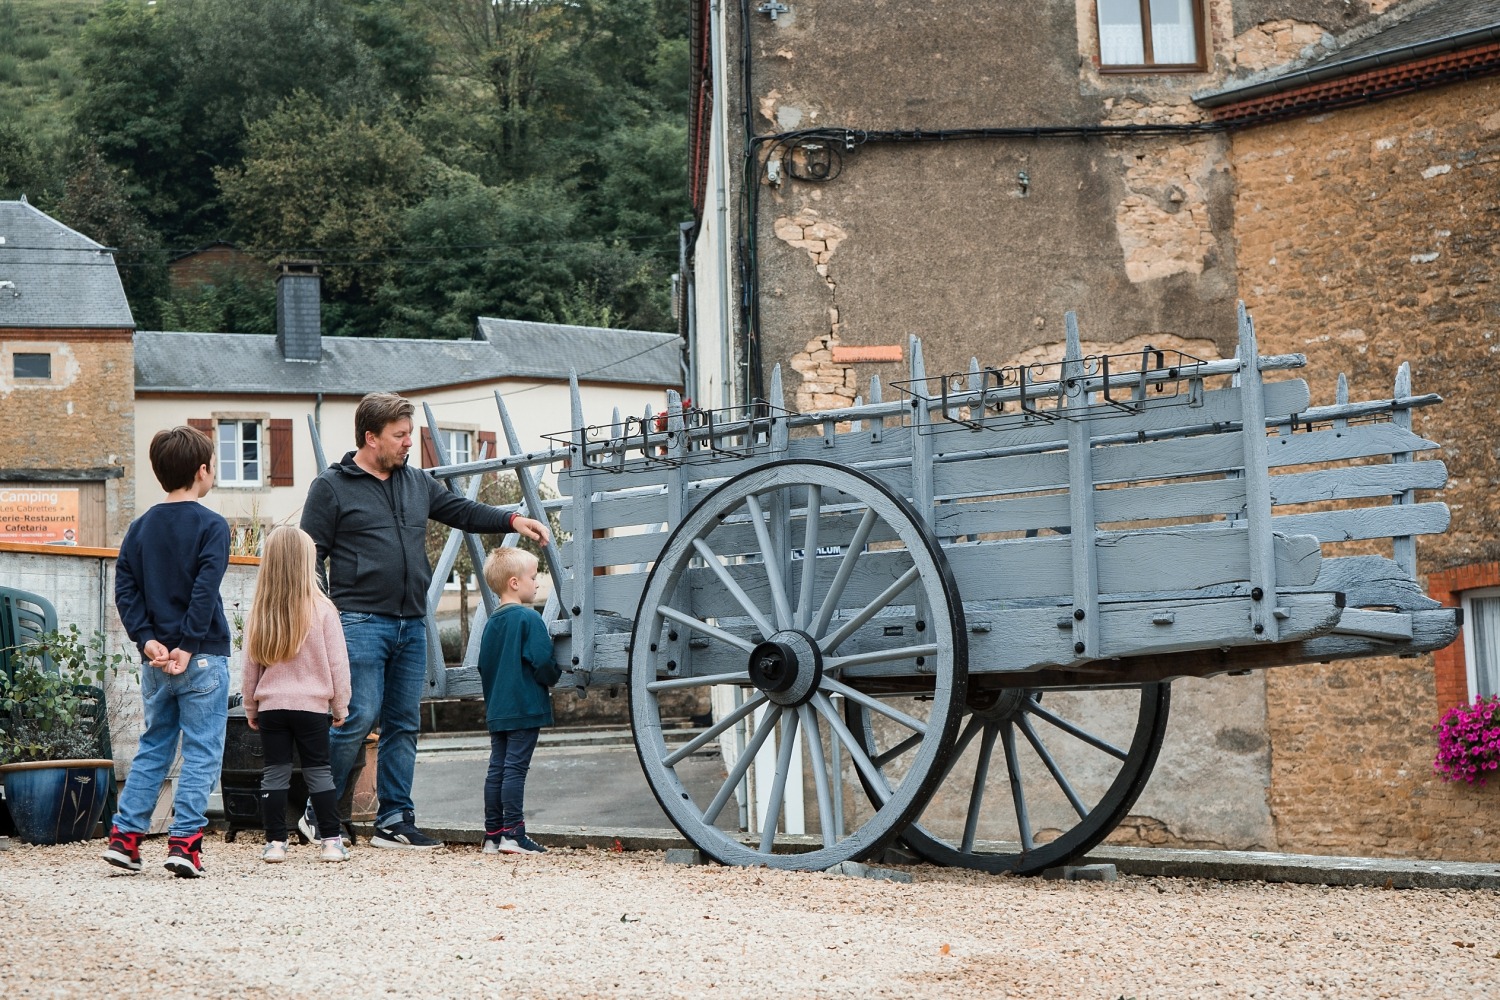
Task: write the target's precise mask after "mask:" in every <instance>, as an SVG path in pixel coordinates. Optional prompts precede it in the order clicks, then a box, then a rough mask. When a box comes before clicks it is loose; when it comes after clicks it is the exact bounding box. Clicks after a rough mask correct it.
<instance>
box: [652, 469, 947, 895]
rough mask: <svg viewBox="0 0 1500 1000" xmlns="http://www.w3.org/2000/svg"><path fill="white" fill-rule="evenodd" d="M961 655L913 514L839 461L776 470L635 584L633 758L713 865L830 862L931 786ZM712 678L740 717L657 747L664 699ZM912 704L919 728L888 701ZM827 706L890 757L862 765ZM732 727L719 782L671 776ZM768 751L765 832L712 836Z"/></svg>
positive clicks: (751, 479)
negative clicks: (885, 736)
mask: <svg viewBox="0 0 1500 1000" xmlns="http://www.w3.org/2000/svg"><path fill="white" fill-rule="evenodd" d="M798 552H800V553H801V557H798V555H797V553H798ZM820 552H821V553H823V554H821V555H819V554H818V553H820ZM966 657H967V634H966V631H965V626H964V618H963V605H962V602H961V601H960V600H959V598H958V591H957V588H956V586H955V584H954V581H953V575H952V572H951V571H950V569H949V567H948V563H947V560H946V559H945V558H944V556H943V552H942V548H941V546H939V545H938V543H937V540H936V539H935V538H934V537H933V536H932V534H931V532H930V531H928V530H927V528H926V527H925V526H924V525H923V524H922V522H921V520H920V518H918V517H917V515H916V512H915V511H914V510H913V509H912V507H911V505H910V504H909V503H908V502H907V501H906V500H905V499H904V498H902V497H900V496H898V495H896V494H895V493H893V492H892V491H891V490H890V489H888V488H887V487H886V486H884V485H882V484H881V483H880V482H878V481H877V480H875V479H872V478H870V477H869V476H866V475H863V474H861V473H858V472H854V471H852V470H850V469H847V468H843V467H840V466H836V465H832V464H829V463H825V462H814V461H783V462H774V463H771V464H768V465H765V466H762V467H760V468H757V469H754V470H751V471H749V472H745V473H743V474H741V475H739V476H736V477H735V478H733V479H731V480H729V481H728V482H726V483H724V484H723V485H721V486H719V487H718V488H716V489H715V490H714V491H713V492H712V493H710V494H709V495H708V496H707V497H705V498H704V499H703V501H702V502H701V503H700V504H699V505H698V506H697V507H696V508H695V509H694V510H693V511H692V513H691V514H689V515H688V516H687V517H685V518H684V519H683V520H682V523H681V524H679V525H678V527H677V528H676V530H674V531H673V532H672V534H671V536H670V538H669V539H668V541H667V543H666V545H665V546H664V547H663V549H662V550H661V554H660V556H659V557H658V559H657V560H656V563H655V564H654V566H653V568H652V570H651V572H650V574H649V575H648V578H647V581H646V584H645V587H644V589H643V592H642V595H641V603H640V608H639V611H638V613H637V615H636V623H635V628H634V631H633V633H632V635H631V653H630V714H631V725H632V728H633V730H634V733H635V746H636V752H637V754H638V755H639V756H640V760H641V766H642V767H643V768H644V770H645V773H646V778H647V781H648V782H649V784H650V785H651V790H652V792H653V793H654V794H655V795H656V798H657V800H658V801H659V802H660V803H661V806H662V809H663V810H664V811H665V812H666V814H667V816H668V817H670V818H671V820H672V822H673V823H674V824H676V826H677V828H678V829H679V830H681V831H682V832H683V834H684V835H685V836H687V837H688V839H689V840H691V841H692V842H693V843H694V844H696V845H697V846H698V848H699V849H700V850H702V851H703V852H704V853H705V854H707V855H709V856H710V857H712V858H714V859H716V860H718V861H720V862H722V863H725V864H735V865H755V864H764V865H767V866H769V867H773V868H785V869H801V870H810V871H816V870H821V869H824V868H828V867H830V866H831V865H835V864H838V863H839V862H841V861H849V860H855V859H858V858H861V857H864V856H867V855H868V854H870V853H871V852H873V851H875V850H876V849H877V848H879V847H881V846H883V845H884V844H885V843H886V842H888V841H889V840H890V839H892V838H893V837H894V836H895V835H896V834H897V833H898V832H900V831H901V830H902V829H904V828H905V827H906V826H907V824H908V823H909V822H910V821H911V819H912V818H913V817H914V816H915V815H916V814H917V813H918V811H920V810H921V808H922V806H923V804H924V803H925V802H926V800H927V796H928V795H929V794H930V793H931V792H932V791H933V789H934V788H935V787H936V786H937V784H938V783H939V781H940V780H941V778H942V775H943V771H944V765H945V764H946V762H947V755H948V751H949V749H950V748H951V746H952V743H953V738H954V736H955V734H956V733H957V729H958V720H959V715H960V712H961V710H962V707H963V704H964V692H965V681H966V678H967V670H968V665H967V658H966ZM720 685H727V686H729V687H730V688H737V689H738V691H739V696H740V698H742V699H743V700H742V701H740V703H739V705H738V707H736V708H734V709H733V710H732V711H729V712H726V713H724V714H722V715H721V717H720V718H719V719H718V720H717V721H716V722H715V723H714V724H713V725H712V726H710V727H709V728H708V729H707V730H705V731H704V732H702V733H700V734H698V735H697V736H695V737H694V738H693V739H691V740H690V741H688V742H686V743H683V744H681V745H676V744H673V745H670V746H669V745H668V743H667V742H666V740H665V738H664V733H663V728H662V722H661V719H662V705H661V700H662V699H663V698H666V697H669V696H675V695H677V693H678V692H680V691H682V690H683V689H689V690H692V689H696V690H697V691H699V692H702V691H704V690H705V689H708V688H711V687H714V686H720ZM912 695H916V696H919V697H920V698H921V699H922V700H923V705H924V708H925V711H924V712H923V718H921V719H917V718H915V717H914V716H912V715H910V714H909V713H907V712H904V711H901V710H898V709H895V708H892V707H891V705H890V702H891V701H892V700H893V699H898V698H899V699H904V698H906V697H910V696H912ZM834 696H837V697H839V698H842V699H843V700H844V701H845V703H846V704H858V705H861V706H862V707H863V708H864V709H865V710H867V711H868V712H870V713H871V714H872V715H874V716H875V717H877V718H879V719H881V720H882V721H883V722H884V723H888V724H889V725H891V726H893V727H895V728H896V729H898V730H899V731H900V732H901V733H902V737H901V741H900V742H901V746H900V748H899V751H898V752H896V753H894V754H893V755H892V756H891V757H889V758H888V759H886V760H884V761H882V762H880V763H879V764H877V763H876V762H875V761H873V760H871V758H870V756H869V754H868V753H867V752H866V751H865V750H864V748H863V744H862V743H861V742H860V740H859V739H858V737H856V736H855V735H854V734H853V733H851V732H850V731H849V729H848V727H847V725H846V724H845V722H844V719H843V718H842V716H841V713H840V712H839V711H838V710H837V709H836V708H835V706H834V704H833V702H832V701H831V698H832V697H834ZM737 700H738V699H737ZM741 726H744V727H745V728H746V729H748V730H749V736H748V742H747V743H746V744H745V746H744V749H743V752H742V753H740V754H739V755H738V757H737V758H736V759H732V760H729V761H728V762H727V772H726V775H725V777H724V779H723V780H722V782H718V781H717V779H716V780H715V781H714V782H713V785H714V787H712V788H704V787H702V785H701V784H700V785H697V786H695V785H694V784H693V783H692V782H691V781H690V780H688V775H687V773H686V771H687V769H685V768H681V767H680V766H681V765H682V764H683V763H684V762H685V761H688V760H689V759H690V758H691V757H692V756H693V755H694V754H697V753H700V752H715V751H716V750H717V748H718V746H719V741H720V739H721V737H724V736H725V735H726V734H731V733H732V732H733V731H734V730H735V729H736V728H738V727H741ZM773 735H774V736H775V738H776V742H775V751H774V753H772V752H771V751H770V749H769V746H768V741H769V740H770V739H771V737H772V736H773ZM763 748H765V749H766V753H765V754H764V755H763V756H762V761H763V762H769V761H771V760H774V763H775V767H774V772H771V773H767V769H766V767H765V763H763V764H762V768H761V774H760V786H759V789H758V791H759V797H760V798H761V799H763V800H764V799H765V798H766V796H765V785H766V784H768V783H769V785H770V788H769V804H768V805H766V806H765V808H764V810H763V814H762V815H760V816H759V817H758V818H759V823H758V824H757V825H758V826H759V827H760V830H761V832H760V833H759V834H758V835H757V836H755V837H751V838H745V835H744V834H742V833H740V832H739V831H738V830H736V829H727V830H726V829H723V828H722V827H723V826H727V825H730V824H729V823H728V822H726V815H725V810H726V808H732V807H731V803H732V802H733V800H734V797H735V795H736V792H737V791H741V790H742V787H743V785H742V783H743V782H744V780H745V778H746V775H747V772H748V771H749V770H750V768H751V765H752V761H753V760H754V759H755V758H756V756H757V754H760V753H761V751H762V749H763ZM794 755H796V756H794ZM803 758H805V763H806V765H807V767H806V771H810V772H811V778H812V780H811V783H810V784H811V787H810V788H808V787H806V786H805V785H804V783H803V782H801V781H799V780H796V779H797V776H798V775H799V774H802V773H806V772H805V771H803V769H802V768H801V767H799V766H797V765H799V764H800V763H801V762H802V761H803ZM840 762H851V763H852V765H853V769H854V770H856V771H857V772H858V773H859V774H860V777H861V780H862V781H863V782H864V783H865V784H866V785H867V787H868V788H869V797H870V805H869V806H868V808H866V807H865V806H864V804H863V802H862V801H860V796H858V795H856V796H853V797H852V798H850V799H848V800H847V801H849V802H852V803H855V805H851V806H850V807H849V808H848V809H847V810H846V809H845V808H844V803H845V801H846V800H845V798H844V796H843V795H842V793H841V782H840V780H839V778H840V773H841V771H840V770H839V769H837V768H836V765H837V764H839V763H840ZM680 770H681V771H682V772H683V773H679V771H680ZM794 799H796V800H797V807H798V808H799V809H800V810H801V811H803V812H805V815H806V825H805V833H804V834H802V835H789V834H785V833H783V832H780V831H779V830H778V826H780V825H781V821H782V819H783V817H784V816H785V815H786V813H787V809H786V807H787V805H788V803H790V802H792V801H793V800H794ZM742 838H744V839H742Z"/></svg>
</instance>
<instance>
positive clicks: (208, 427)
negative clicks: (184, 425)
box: [188, 417, 219, 445]
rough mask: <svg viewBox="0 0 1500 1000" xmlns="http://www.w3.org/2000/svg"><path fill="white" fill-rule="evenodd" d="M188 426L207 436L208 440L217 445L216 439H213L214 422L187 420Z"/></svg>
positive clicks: (191, 418) (194, 418) (195, 419)
mask: <svg viewBox="0 0 1500 1000" xmlns="http://www.w3.org/2000/svg"><path fill="white" fill-rule="evenodd" d="M188 426H189V427H193V428H196V429H197V430H200V431H202V432H203V433H205V434H207V435H208V439H209V440H210V441H213V442H214V444H215V445H217V444H218V443H219V442H218V439H217V438H215V437H214V422H213V421H212V420H200V419H198V418H196V417H189V418H188Z"/></svg>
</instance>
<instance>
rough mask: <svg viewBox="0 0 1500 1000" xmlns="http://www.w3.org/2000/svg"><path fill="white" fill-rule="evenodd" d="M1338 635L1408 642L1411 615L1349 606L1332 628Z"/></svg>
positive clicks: (1410, 633)
mask: <svg viewBox="0 0 1500 1000" xmlns="http://www.w3.org/2000/svg"><path fill="white" fill-rule="evenodd" d="M1334 631H1335V632H1337V633H1338V634H1339V635H1362V636H1365V637H1366V638H1369V639H1394V640H1398V641H1403V642H1409V641H1410V640H1411V638H1412V632H1411V615H1410V614H1408V613H1406V612H1403V611H1362V610H1360V609H1358V608H1349V609H1346V610H1345V611H1344V614H1343V615H1342V616H1341V617H1340V618H1339V623H1338V627H1337V628H1335V629H1334Z"/></svg>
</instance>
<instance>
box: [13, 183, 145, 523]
mask: <svg viewBox="0 0 1500 1000" xmlns="http://www.w3.org/2000/svg"><path fill="white" fill-rule="evenodd" d="M134 333H135V320H134V319H133V318H132V317H131V314H130V304H129V303H128V302H126V300H125V291H124V289H123V288H122V287H121V285H120V276H119V272H118V271H117V270H116V269H115V261H114V257H113V255H112V254H110V253H109V251H108V250H107V249H106V248H105V247H103V246H101V245H100V244H98V243H95V242H94V241H93V240H91V239H89V238H88V237H87V236H84V235H82V234H81V233H76V232H74V231H73V230H71V229H69V228H68V227H67V226H64V225H63V224H62V223H60V222H58V221H57V220H55V219H53V218H51V217H49V216H47V215H46V214H44V213H42V212H40V211H38V210H37V209H36V208H34V207H32V206H31V205H30V204H28V203H27V202H26V200H25V199H24V198H22V199H21V200H20V201H0V424H3V425H4V427H5V437H4V444H3V446H0V541H39V542H45V543H49V544H71V545H86V546H100V545H112V544H115V543H117V542H118V541H119V539H120V537H121V536H122V535H123V534H124V533H125V526H126V525H127V524H128V523H129V522H130V518H131V517H132V513H131V512H132V510H133V508H134V506H135V487H136V477H135V445H134V439H133V436H132V433H131V432H132V428H133V420H134V414H135V407H134V402H133V393H134V366H133V363H132V357H133V351H132V347H131V338H132V336H133V335H134Z"/></svg>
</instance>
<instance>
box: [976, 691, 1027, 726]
mask: <svg viewBox="0 0 1500 1000" xmlns="http://www.w3.org/2000/svg"><path fill="white" fill-rule="evenodd" d="M1030 694H1031V692H1029V691H1028V690H1026V689H1025V688H998V689H996V690H992V691H985V690H974V689H970V691H969V695H968V698H967V699H966V700H967V707H968V709H969V711H971V712H973V713H974V714H975V715H976V716H978V717H979V718H981V719H983V720H985V721H986V722H1006V721H1009V720H1010V719H1012V718H1014V717H1015V715H1016V713H1017V712H1018V711H1020V708H1021V706H1022V705H1023V704H1025V703H1026V700H1027V699H1028V698H1029V697H1030Z"/></svg>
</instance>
